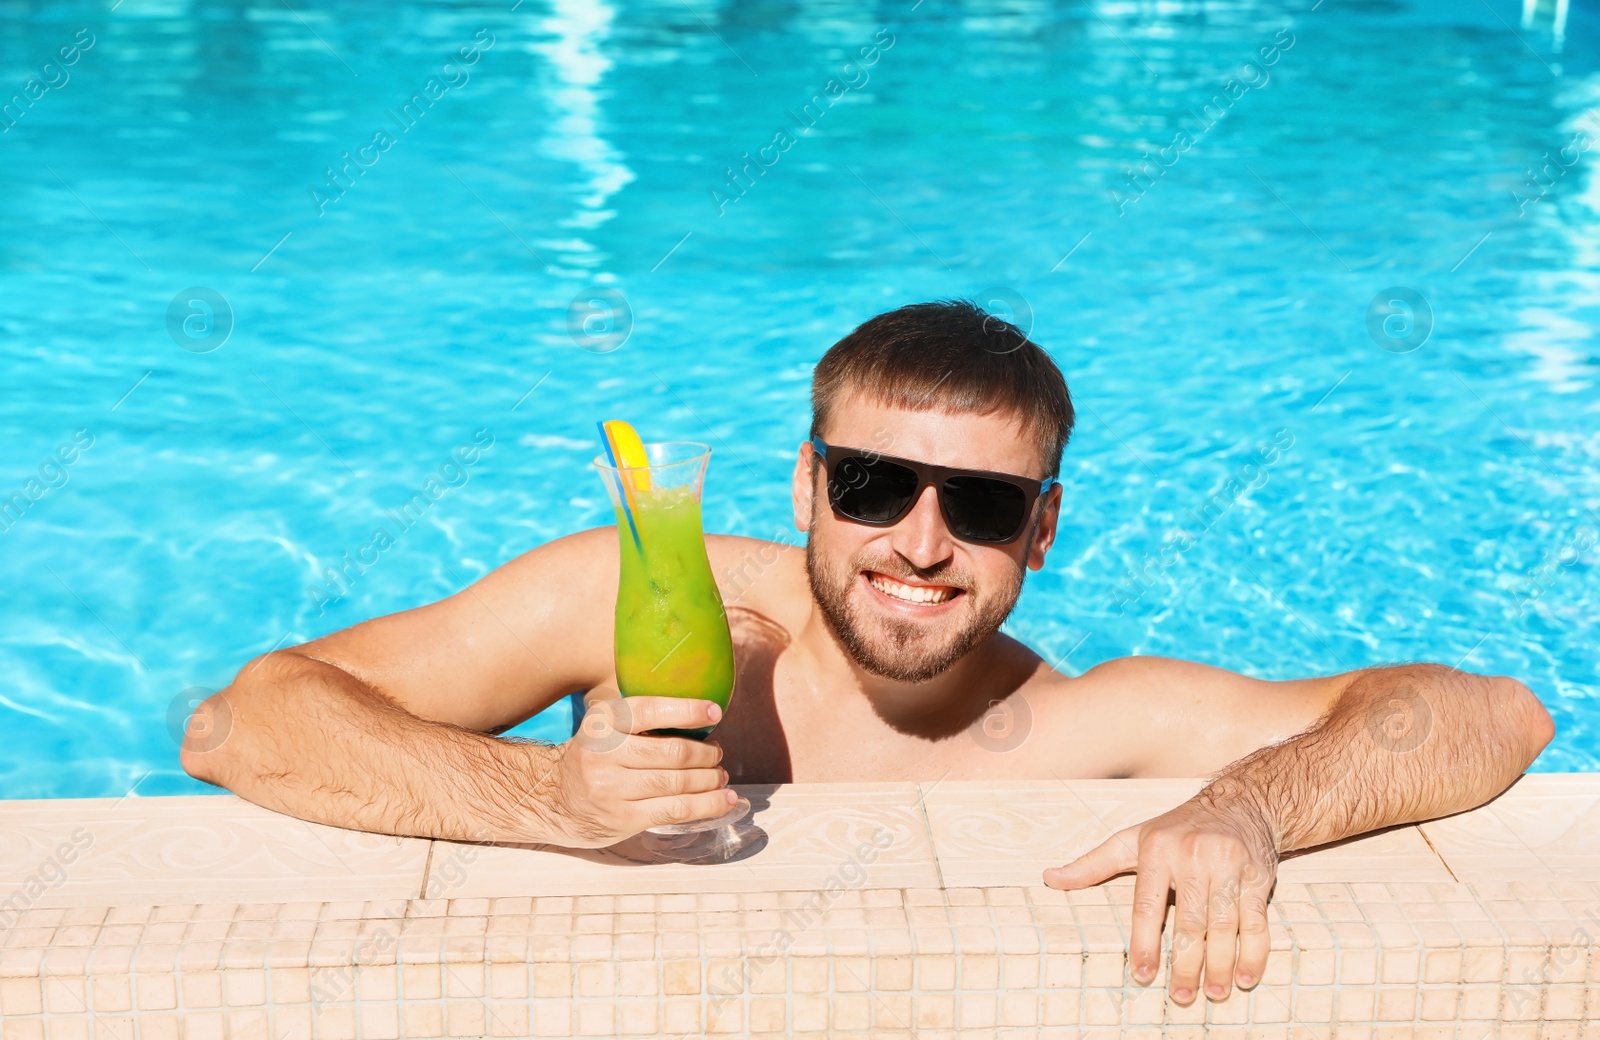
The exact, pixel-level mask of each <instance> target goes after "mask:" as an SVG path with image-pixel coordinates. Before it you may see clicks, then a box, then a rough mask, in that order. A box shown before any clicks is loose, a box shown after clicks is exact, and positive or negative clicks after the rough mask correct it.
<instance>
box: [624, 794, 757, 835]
mask: <svg viewBox="0 0 1600 1040" xmlns="http://www.w3.org/2000/svg"><path fill="white" fill-rule="evenodd" d="M738 797H739V796H738V795H736V794H734V792H733V791H732V789H730V788H723V789H722V790H720V791H708V792H706V793H704V794H675V795H671V796H670V797H667V798H648V799H645V800H644V801H642V802H635V803H634V804H635V805H636V806H638V808H639V811H640V812H641V813H642V814H643V819H644V821H645V824H644V825H645V826H646V827H662V826H665V825H666V824H669V823H688V822H689V821H690V820H705V819H710V818H711V817H713V816H721V815H722V814H723V813H725V812H727V811H728V810H729V809H731V808H733V806H734V803H735V802H736V801H737V800H738Z"/></svg>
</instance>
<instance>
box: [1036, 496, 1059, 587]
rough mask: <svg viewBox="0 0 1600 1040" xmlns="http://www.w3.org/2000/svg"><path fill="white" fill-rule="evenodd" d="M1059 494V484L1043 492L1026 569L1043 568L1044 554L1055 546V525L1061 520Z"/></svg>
mask: <svg viewBox="0 0 1600 1040" xmlns="http://www.w3.org/2000/svg"><path fill="white" fill-rule="evenodd" d="M1061 494H1062V489H1061V485H1060V484H1052V485H1051V486H1050V490H1049V491H1047V492H1045V495H1044V501H1043V502H1042V503H1041V504H1040V505H1039V523H1038V526H1037V527H1036V528H1035V529H1034V532H1033V538H1032V539H1031V540H1029V542H1028V569H1029V570H1030V571H1036V570H1039V569H1040V568H1042V567H1043V566H1044V557H1045V554H1046V553H1048V552H1049V551H1050V546H1052V545H1054V544H1055V540H1056V524H1057V523H1058V522H1059V521H1060V519H1061Z"/></svg>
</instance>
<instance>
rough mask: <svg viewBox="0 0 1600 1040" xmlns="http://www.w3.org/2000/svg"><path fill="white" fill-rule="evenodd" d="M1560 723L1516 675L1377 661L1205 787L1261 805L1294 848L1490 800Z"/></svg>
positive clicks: (1215, 797) (1208, 794)
mask: <svg viewBox="0 0 1600 1040" xmlns="http://www.w3.org/2000/svg"><path fill="white" fill-rule="evenodd" d="M1553 733H1554V727H1553V725H1552V724H1551V722H1550V716H1549V715H1548V713H1546V712H1545V710H1544V707H1543V706H1542V705H1541V704H1540V703H1539V701H1538V698H1536V697H1534V695H1533V694H1532V693H1531V692H1530V691H1529V690H1528V689H1527V687H1525V686H1523V685H1522V684H1521V683H1518V682H1516V681H1514V680H1511V679H1507V678H1505V677H1492V676H1481V675H1473V674H1470V673H1467V672H1461V671H1457V670H1455V669H1452V668H1446V667H1444V666H1442V665H1404V666H1399V667H1394V668H1375V669H1370V670H1367V671H1362V672H1358V673H1356V674H1355V675H1354V676H1353V677H1352V679H1351V681H1350V683H1349V684H1348V685H1347V686H1346V687H1345V689H1344V692H1343V693H1342V694H1341V695H1340V697H1339V699H1338V701H1337V702H1336V703H1335V705H1334V707H1333V708H1332V710H1330V711H1329V713H1328V714H1327V715H1326V716H1324V717H1323V719H1321V720H1320V721H1319V722H1318V723H1317V724H1316V725H1314V726H1312V727H1311V728H1310V729H1308V730H1307V731H1306V732H1304V733H1302V734H1300V735H1299V736H1296V737H1293V738H1290V739H1289V740H1286V741H1284V742H1282V743H1280V744H1274V745H1271V746H1269V747H1265V748H1262V749H1260V750H1259V751H1256V752H1254V753H1253V754H1251V755H1248V756H1246V757H1245V758H1242V759H1240V760H1239V761H1237V762H1235V763H1233V764H1232V765H1230V766H1229V767H1228V768H1227V769H1225V770H1223V771H1222V773H1220V774H1219V775H1218V776H1217V778H1216V779H1215V780H1214V781H1213V782H1212V783H1211V784H1209V785H1208V786H1207V787H1206V788H1205V790H1203V791H1202V792H1201V794H1200V795H1199V798H1200V799H1201V800H1203V801H1209V802H1212V803H1215V804H1219V805H1243V806H1247V807H1251V808H1254V809H1255V810H1256V811H1258V812H1259V813H1260V815H1261V818H1262V819H1263V821H1264V822H1265V825H1266V827H1267V828H1268V829H1269V830H1270V831H1271V832H1272V837H1273V840H1274V844H1275V845H1276V847H1277V850H1278V851H1279V852H1288V851H1291V850H1293V849H1301V848H1307V847H1310V846H1313V845H1321V844H1323V843H1324V842H1329V841H1337V840H1339V839H1340V838H1345V837H1349V836H1350V835H1353V834H1362V833H1365V832H1367V831H1372V830H1377V829H1379V828H1382V827H1388V826H1393V825H1395V824H1401V823H1413V822H1416V821H1419V820H1428V819H1433V818H1435V817H1438V816H1444V815H1448V814H1450V813H1453V812H1460V811H1462V810H1464V809H1470V808H1473V807H1474V806H1478V805H1482V804H1483V803H1484V802H1486V801H1488V800H1489V799H1490V798H1493V797H1494V796H1495V795H1497V794H1499V793H1500V792H1501V791H1503V790H1505V789H1506V787H1508V786H1510V784H1511V782H1512V781H1513V780H1515V779H1516V778H1517V777H1518V776H1519V775H1521V773H1522V772H1523V770H1525V769H1527V767H1528V766H1529V765H1530V764H1531V763H1532V762H1533V760H1534V759H1535V758H1537V757H1538V755H1539V752H1540V751H1541V750H1543V749H1544V746H1545V745H1546V744H1547V743H1548V742H1549V740H1550V737H1551V736H1552V735H1553Z"/></svg>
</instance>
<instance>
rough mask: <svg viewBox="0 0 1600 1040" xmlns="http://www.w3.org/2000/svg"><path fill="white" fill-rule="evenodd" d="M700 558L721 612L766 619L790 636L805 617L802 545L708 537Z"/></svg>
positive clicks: (806, 593) (807, 595)
mask: <svg viewBox="0 0 1600 1040" xmlns="http://www.w3.org/2000/svg"><path fill="white" fill-rule="evenodd" d="M706 554H707V555H708V556H710V558H711V571H712V573H713V574H714V575H715V576H716V579H717V589H718V591H719V592H721V593H722V602H723V604H724V605H725V606H730V607H731V606H741V607H746V608H748V609H750V610H755V611H758V612H760V613H762V614H766V615H768V616H769V617H772V618H773V619H774V620H776V621H778V622H780V623H782V624H784V625H785V626H786V627H790V629H791V631H793V630H794V627H793V626H797V625H799V624H801V623H803V622H804V620H805V618H806V616H807V615H808V614H809V613H810V611H811V585H810V583H809V582H808V581H807V579H806V549H805V545H804V543H790V542H776V541H771V540H768V539H766V538H745V537H743V536H741V535H731V534H710V535H706Z"/></svg>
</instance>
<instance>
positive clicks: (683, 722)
mask: <svg viewBox="0 0 1600 1040" xmlns="http://www.w3.org/2000/svg"><path fill="white" fill-rule="evenodd" d="M812 405H813V421H812V434H813V439H812V440H811V441H810V442H808V443H806V444H802V445H801V446H800V449H799V456H798V458H797V459H796V461H795V469H794V479H793V488H792V495H793V505H794V518H795V524H796V526H797V527H798V528H799V530H801V531H803V532H805V533H806V534H807V540H806V546H805V552H804V553H803V554H800V553H794V552H788V551H786V549H787V547H785V546H782V545H779V544H777V543H770V542H761V541H757V540H753V539H748V538H734V537H727V536H715V535H713V536H711V537H709V538H708V539H707V549H708V552H709V554H710V557H711V562H712V566H713V568H714V570H715V572H716V573H717V575H718V578H719V582H720V584H721V588H722V593H723V597H724V600H725V602H726V604H727V614H728V618H729V622H730V625H731V627H732V629H733V633H734V640H735V650H736V657H737V659H738V661H739V678H738V682H737V685H736V688H735V692H734V695H733V699H732V701H731V703H730V706H729V709H728V712H727V717H726V718H725V719H724V718H722V716H721V713H720V712H719V710H718V709H717V706H716V705H714V704H712V703H711V702H710V701H707V700H699V699H675V698H659V697H641V698H632V699H629V700H628V701H626V702H623V701H619V700H618V699H616V694H615V687H616V677H615V673H614V670H613V661H612V651H613V648H612V626H613V610H614V606H615V594H616V588H617V572H618V551H617V546H618V542H617V533H616V530H615V529H614V528H603V529H598V530H591V531H584V532H581V533H579V534H575V535H571V536H569V537H566V538H561V539H558V540H556V541H554V542H551V543H550V544H548V545H544V546H541V547H540V548H538V549H535V550H533V551H532V552H529V553H527V554H525V555H524V556H522V557H520V558H518V559H516V560H513V561H511V562H510V563H507V564H506V565H505V566H503V567H501V568H500V569H499V570H497V571H495V572H493V573H492V574H490V575H488V576H487V577H485V578H484V579H483V580H482V581H480V582H478V583H477V584H476V585H473V586H472V587H470V588H468V589H465V590H463V591H462V592H460V593H458V594H456V595H454V596H452V597H450V598H449V599H446V600H443V601H442V602H439V603H435V604H432V605H430V606H424V607H419V608H417V609H415V610H409V611H405V612H402V613H399V614H394V615H391V616H389V617H383V618H378V619H375V620H372V621H368V622H365V623H364V624H360V625H356V626H355V627H353V628H350V629H347V630H345V631H342V632H337V633H334V634H333V635H330V636H326V637H324V638H322V639H317V640H313V641H312V642H310V643H307V644H305V645H304V646H301V647H297V648H294V649H289V650H280V651H277V652H274V653H270V654H267V655H265V656H264V657H261V658H258V659H257V660H256V661H254V662H253V663H251V664H250V665H248V666H247V667H246V668H244V669H243V670H242V671H241V672H240V673H239V676H238V678H236V679H235V680H234V682H233V684H232V685H231V686H229V687H228V688H227V689H225V690H223V691H221V692H220V693H218V694H217V695H216V696H214V697H213V698H211V699H210V700H208V701H207V702H206V703H205V704H203V705H202V706H201V708H200V709H199V710H200V712H201V713H202V717H201V718H200V719H199V720H197V723H196V728H197V729H199V730H206V729H210V730H214V731H221V730H223V729H227V731H228V736H227V739H226V740H224V741H223V742H222V743H221V744H220V746H218V747H216V748H214V749H211V750H202V749H200V748H198V747H194V746H186V747H185V749H184V751H183V765H184V768H185V769H187V770H188V771H189V772H190V773H191V774H193V775H194V776H196V777H199V778H200V779H202V780H207V781H210V782H212V783H216V784H220V785H223V786H226V787H228V788H231V789H232V790H234V791H236V792H238V793H239V794H240V795H242V796H244V797H246V798H248V799H250V800H252V801H255V802H259V803H260V804H262V805H265V806H268V807H270V808H273V809H277V810H279V811H282V812H286V813H290V814H293V815H295V816H299V817H302V818H304V819H309V820H316V821H320V822H323V823H329V824H334V825H338V826H344V827H352V828H358V829H363V830H372V831H380V832H384V833H390V834H413V835H419V836H426V837H438V838H447V839H450V838H454V839H478V840H484V839H487V840H491V841H507V842H540V843H547V844H555V845H563V846H568V847H580V848H597V847H603V846H607V845H611V844H614V843H616V842H618V841H621V840H623V839H625V838H627V837H629V836H631V835H633V834H636V833H638V832H639V831H640V830H643V829H644V828H646V827H649V826H654V825H658V824H662V823H668V822H678V821H683V820H690V819H699V818H704V817H709V816H712V815H716V814H718V813H720V812H723V811H724V810H725V807H726V806H727V805H729V804H731V803H732V800H733V793H732V792H731V791H729V790H728V789H727V787H726V785H727V784H729V783H767V782H781V781H790V780H794V781H808V780H922V781H932V780H937V779H940V778H943V777H950V778H953V779H963V778H965V779H1042V778H1049V777H1061V778H1074V777H1077V778H1087V777H1147V776H1209V777H1213V779H1212V782H1211V783H1210V784H1208V785H1207V786H1206V787H1205V788H1204V789H1203V790H1202V791H1201V792H1200V793H1199V794H1198V795H1196V796H1195V797H1194V798H1192V799H1190V800H1189V801H1188V802H1185V803H1184V804H1183V805H1180V806H1178V807H1177V808H1176V809H1173V810H1172V811H1171V812H1168V813H1165V814H1163V815H1161V816H1159V817H1156V818H1155V819H1152V820H1150V821H1148V822H1146V823H1144V824H1142V825H1140V826H1138V827H1132V828H1129V829H1128V830H1125V831H1123V832H1121V833H1119V834H1117V835H1114V836H1113V837H1112V838H1111V839H1110V840H1108V841H1106V842H1105V843H1104V844H1103V845H1101V846H1100V847H1099V848H1096V849H1094V850H1092V851H1090V852H1089V853H1087V854H1085V855H1084V856H1082V857H1080V858H1079V859H1077V860H1075V861H1073V862H1072V863H1069V864H1067V865H1066V866H1064V867H1060V868H1056V869H1052V870H1049V871H1046V872H1045V876H1044V881H1045V883H1046V884H1047V885H1049V886H1052V887H1055V888H1063V889H1070V888H1083V887H1087V886H1090V885H1095V884H1099V883H1101V882H1102V881H1104V880H1105V879H1107V878H1109V877H1111V876H1112V875H1115V874H1118V873H1123V872H1127V871H1135V870H1136V871H1137V877H1136V880H1135V889H1134V927H1133V935H1132V941H1131V944H1130V960H1131V964H1132V966H1133V974H1134V977H1135V979H1136V980H1138V981H1139V982H1141V983H1148V982H1149V981H1150V980H1151V979H1152V978H1153V976H1154V974H1155V972H1156V970H1157V967H1158V965H1159V960H1160V955H1161V951H1160V941H1161V931H1162V925H1163V921H1164V918H1165V916H1166V908H1167V900H1168V896H1169V892H1175V893H1176V900H1175V904H1176V917H1175V923H1174V939H1173V943H1172V952H1171V955H1170V956H1171V964H1170V971H1169V976H1170V982H1169V987H1168V988H1169V991H1170V994H1171V997H1172V999H1173V1000H1175V1001H1176V1002H1178V1003H1180V1004H1187V1003H1189V1002H1191V1001H1193V1000H1194V999H1195V998H1196V997H1197V996H1198V995H1199V993H1200V986H1201V980H1202V978H1203V979H1204V983H1205V991H1206V993H1207V995H1208V997H1210V998H1211V999H1217V1000H1220V999H1223V998H1224V997H1226V996H1227V995H1228V992H1229V990H1230V988H1231V987H1232V986H1233V985H1238V986H1240V987H1244V988H1248V987H1250V986H1253V985H1255V984H1256V983H1257V982H1258V981H1259V980H1260V978H1261V975H1262V971H1263V970H1264V966H1265V963H1266V959H1267V952H1268V945H1269V938H1268V931H1267V917H1266V906H1267V897H1268V894H1269V892H1270V890H1271V887H1272V883H1273V879H1274V877H1275V873H1276V867H1277V862H1278V856H1279V854H1280V853H1282V852H1286V851H1289V850H1293V849H1299V848H1305V847H1308V846H1312V845H1318V844H1322V843H1324V842H1329V841H1334V840H1336V839H1339V838H1343V837H1346V836H1348V835H1352V834H1359V833H1362V832H1365V831H1370V830H1374V829H1377V828H1381V827H1386V826H1390V825H1394V824H1401V823H1407V822H1411V821H1416V820H1423V819H1430V818H1433V817H1437V816H1441V815H1445V814H1447V813H1453V812H1457V811H1460V810H1464V809H1468V808H1471V807H1473V806H1476V805H1479V804H1481V803H1483V802H1485V801H1487V800H1488V799H1489V798H1491V797H1493V796H1494V795H1495V794H1497V793H1499V792H1500V791H1502V790H1504V789H1505V788H1506V787H1507V786H1508V785H1509V784H1510V783H1511V782H1512V780H1514V779H1515V778H1516V777H1517V776H1518V775H1519V774H1520V773H1522V771H1523V770H1524V769H1525V768H1526V767H1527V766H1528V765H1529V764H1530V763H1531V762H1532V761H1533V760H1534V758H1535V757H1537V755H1538V754H1539V752H1540V751H1541V750H1542V749H1543V748H1544V746H1545V745H1546V744H1547V743H1548V742H1549V741H1550V739H1551V737H1552V736H1553V734H1554V726H1553V724H1552V723H1551V721H1550V716H1549V715H1548V714H1547V713H1546V712H1545V710H1544V708H1543V706H1542V705H1541V704H1540V703H1539V701H1538V699H1537V698H1535V697H1534V696H1533V694H1532V693H1531V692H1529V690H1528V689H1527V688H1526V687H1525V686H1523V685H1522V684H1521V683H1519V682H1517V681H1516V680H1514V679H1510V678H1505V677H1502V676H1479V675H1472V674H1469V673H1465V672H1461V671H1458V670H1456V669H1453V668H1446V667H1443V666H1439V665H1430V664H1415V665H1401V666H1396V667H1387V668H1368V669H1361V670H1358V671H1354V672H1349V673H1346V674H1342V675H1333V676H1326V677H1322V678H1309V679H1299V680H1294V681H1290V682H1264V681H1260V680H1256V679H1250V678H1246V677H1245V676H1242V675H1236V674H1233V673H1231V672H1227V671H1224V670H1221V669H1218V668H1212V667H1208V666H1205V665H1200V664H1193V663H1189V662H1185V661H1178V660H1169V659H1165V658H1151V657H1131V658H1123V659H1120V660H1113V661H1107V662H1104V663H1102V664H1100V665H1098V666H1096V667H1094V668H1092V669H1090V670H1089V671H1088V672H1086V673H1085V674H1083V675H1082V676H1079V677H1077V678H1071V677H1068V676H1065V675H1062V674H1060V673H1058V672H1056V671H1054V670H1053V669H1051V668H1049V667H1048V666H1046V664H1045V663H1044V661H1043V660H1042V659H1041V658H1040V657H1039V656H1038V655H1037V654H1035V653H1033V652H1032V651H1031V650H1029V649H1028V648H1027V647H1025V646H1023V645H1022V644H1021V643H1019V642H1017V641H1016V640H1014V639H1011V638H1009V637H1007V636H1004V635H1000V634H999V633H998V629H999V627H1000V624H1001V622H1002V621H1003V620H1004V619H1005V617H1006V616H1007V614H1008V613H1009V612H1010V611H1011V609H1012V607H1013V606H1014V605H1015V603H1016V601H1017V597H1018V595H1019V593H1020V591H1021V588H1022V579H1023V575H1024V571H1025V569H1032V570H1038V569H1039V568H1041V567H1042V566H1044V562H1045V554H1046V553H1047V552H1048V551H1049V549H1050V546H1051V543H1052V542H1053V540H1054V539H1055V534H1056V525H1057V522H1058V518H1059V515H1060V510H1061V504H1062V488H1061V485H1060V484H1058V483H1055V482H1054V480H1053V478H1055V477H1056V475H1057V473H1058V469H1059V463H1060V459H1061V454H1062V450H1063V449H1064V447H1065V445H1066V443H1067V440H1068V437H1069V436H1070V434H1071V431H1072V424H1073V411H1072V404H1071V401H1070V398H1069V397H1068V393H1067V387H1066V383H1065V381H1064V380H1063V379H1062V377H1061V373H1060V372H1059V371H1058V370H1057V368H1056V366H1055V364H1054V363H1053V362H1052V361H1051V360H1050V358H1049V356H1048V355H1047V354H1045V352H1044V351H1043V350H1041V349H1040V348H1039V347H1037V346H1035V345H1034V344H1033V343H1031V342H1029V341H1028V340H1027V338H1026V336H1025V335H1024V334H1023V333H1022V332H1021V331H1019V330H1018V329H1016V328H1015V327H1013V326H1011V325H1009V324H1007V323H1005V322H1003V321H1000V320H998V319H996V318H994V317H991V316H989V315H986V314H984V313H983V312H982V311H981V310H979V309H977V308H976V307H973V306H971V305H969V304H965V303H933V304H920V305H916V306H910V307H905V308H902V309H900V310H898V311H894V312H892V313H889V314H884V315H880V316H878V317H876V318H873V319H872V320H870V321H868V322H867V323H865V324H864V325H862V326H861V327H860V328H858V329H856V330H855V331H854V332H852V333H851V334H850V335H849V336H846V337H845V338H844V339H843V340H841V341H840V342H839V343H838V344H836V345H835V346H834V347H833V348H832V349H831V350H829V351H828V353H827V354H826V356H824V357H823V359H822V360H821V362H819V363H818V365H817V368H816V372H815V376H814V380H813V389H812ZM1060 609H1062V610H1064V611H1070V610H1071V609H1072V606H1071V604H1070V603H1063V604H1061V607H1060ZM575 689H579V690H588V691H591V692H599V691H605V695H602V696H600V697H598V698H594V697H592V698H591V700H593V701H594V703H591V705H590V708H589V712H588V714H587V715H586V716H585V719H584V724H583V732H582V733H580V734H579V735H578V736H577V737H575V738H574V739H573V740H571V741H568V742H567V743H564V744H561V745H558V746H549V745H543V744H535V743H529V742H513V741H506V740H500V739H497V738H495V737H493V736H491V734H493V733H497V732H500V731H503V730H505V729H506V728H508V727H510V726H513V725H515V724H516V723H518V722H520V721H521V720H523V719H525V718H528V717H529V716H530V715H532V714H534V713H535V712H538V711H540V710H542V709H544V708H545V707H547V706H548V705H550V704H552V703H554V702H555V701H556V700H558V699H560V698H561V697H562V696H563V695H565V694H566V693H567V692H568V691H571V690H575ZM996 702H998V703H999V706H1000V707H999V708H998V709H995V708H994V707H992V705H994V704H995V703H996ZM1023 702H1025V703H1023ZM995 710H1000V711H1010V712H1014V713H1015V717H1018V718H1021V717H1023V711H1024V710H1025V711H1026V716H1027V717H1028V718H1030V719H1031V729H1030V730H1029V731H1028V733H1027V734H1026V738H1025V739H1023V740H1022V742H1021V743H1020V745H1019V746H1016V747H1014V748H1010V749H1009V750H1005V751H1003V752H1002V751H997V750H995V746H996V745H995V742H993V741H986V740H974V739H971V738H970V737H969V736H968V734H969V733H970V732H972V731H973V729H974V726H975V725H977V726H981V725H982V724H983V723H984V720H985V718H986V715H987V713H990V712H992V711H995ZM224 716H226V717H224ZM719 721H720V725H718V727H717V729H716V732H715V739H714V740H713V741H711V742H706V743H699V742H695V741H692V740H685V739H681V738H672V737H651V736H643V735H641V734H643V733H644V732H645V731H647V730H653V729H657V728H691V727H695V726H703V725H705V724H706V723H708V722H719ZM1408 722H1409V723H1416V724H1418V725H1416V727H1415V728H1414V729H1411V730H1407V729H1406V726H1407V725H1408ZM1003 743H1004V745H1005V746H1007V747H1009V745H1010V744H1011V743H1012V741H1005V742H1003Z"/></svg>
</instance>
